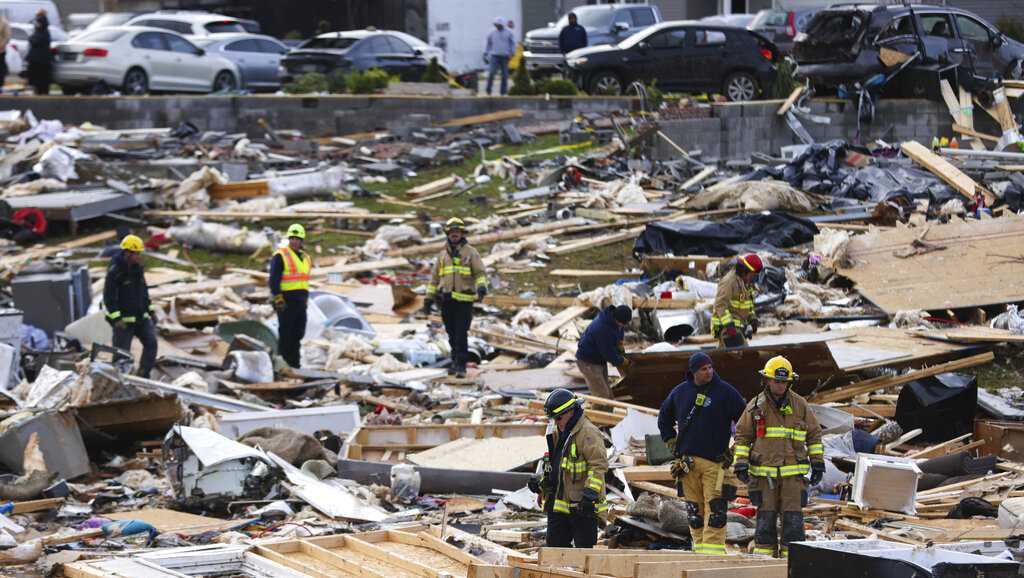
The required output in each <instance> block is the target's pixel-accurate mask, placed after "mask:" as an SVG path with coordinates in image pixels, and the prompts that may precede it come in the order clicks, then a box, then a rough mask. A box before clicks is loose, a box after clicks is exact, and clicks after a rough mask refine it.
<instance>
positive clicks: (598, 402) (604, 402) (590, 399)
mask: <svg viewBox="0 0 1024 578" xmlns="http://www.w3.org/2000/svg"><path fill="white" fill-rule="evenodd" d="M576 397H578V398H580V399H582V400H583V401H586V402H587V403H588V404H590V407H617V408H620V409H625V410H629V409H632V410H635V411H639V412H640V413H646V414H648V415H658V410H656V409H654V408H652V407H646V406H643V405H637V404H635V403H627V402H624V401H618V400H614V399H605V398H603V397H597V396H594V395H589V394H586V393H577V394H576Z"/></svg>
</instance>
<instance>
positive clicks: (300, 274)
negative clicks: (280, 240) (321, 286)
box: [277, 247, 313, 293]
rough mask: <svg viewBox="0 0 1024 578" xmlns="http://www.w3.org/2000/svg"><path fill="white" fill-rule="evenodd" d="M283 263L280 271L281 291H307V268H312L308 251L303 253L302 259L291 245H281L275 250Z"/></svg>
mask: <svg viewBox="0 0 1024 578" xmlns="http://www.w3.org/2000/svg"><path fill="white" fill-rule="evenodd" d="M277 254H278V255H280V256H281V262H282V263H283V264H284V270H283V272H282V273H281V292H282V293H283V292H285V291H309V270H310V269H312V268H313V260H312V259H310V257H309V253H303V254H302V257H303V258H302V259H300V258H299V256H298V255H296V254H295V251H292V248H291V247H281V248H280V249H278V250H277Z"/></svg>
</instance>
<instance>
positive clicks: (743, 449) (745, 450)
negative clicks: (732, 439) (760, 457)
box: [733, 446, 750, 463]
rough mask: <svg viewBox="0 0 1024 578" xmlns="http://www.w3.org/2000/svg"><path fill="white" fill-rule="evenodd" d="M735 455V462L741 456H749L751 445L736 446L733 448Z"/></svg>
mask: <svg viewBox="0 0 1024 578" xmlns="http://www.w3.org/2000/svg"><path fill="white" fill-rule="evenodd" d="M733 456H734V459H733V463H735V462H736V461H737V460H738V459H739V458H746V457H749V456H750V446H736V447H735V448H733Z"/></svg>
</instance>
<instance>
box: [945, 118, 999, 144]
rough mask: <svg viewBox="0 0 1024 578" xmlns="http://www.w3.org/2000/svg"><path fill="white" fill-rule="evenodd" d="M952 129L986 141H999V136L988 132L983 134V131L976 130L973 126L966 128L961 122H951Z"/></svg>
mask: <svg viewBox="0 0 1024 578" xmlns="http://www.w3.org/2000/svg"><path fill="white" fill-rule="evenodd" d="M953 130H954V131H956V132H958V133H960V134H965V135H967V136H973V137H977V138H980V139H982V140H987V141H991V142H999V137H996V136H992V135H990V134H985V133H981V132H978V131H976V130H974V129H973V128H968V127H966V126H963V125H962V124H957V123H955V122H954V123H953Z"/></svg>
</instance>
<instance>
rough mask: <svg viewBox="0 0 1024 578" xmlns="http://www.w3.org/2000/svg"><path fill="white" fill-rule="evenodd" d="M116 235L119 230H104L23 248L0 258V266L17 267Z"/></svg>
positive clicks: (106, 239) (107, 239)
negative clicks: (51, 243)
mask: <svg viewBox="0 0 1024 578" xmlns="http://www.w3.org/2000/svg"><path fill="white" fill-rule="evenodd" d="M115 237H117V231H104V232H102V233H96V234H95V235H87V236H85V237H81V238H78V239H74V240H71V241H65V242H63V243H60V244H57V245H53V246H51V247H33V248H31V249H27V250H23V251H21V252H20V253H17V254H15V255H10V256H7V257H3V258H0V266H3V267H5V268H11V267H17V266H19V265H22V264H25V263H28V262H29V261H32V260H33V259H44V258H46V257H49V256H51V255H56V254H57V253H60V252H61V251H68V250H70V249H78V248H79V247H88V246H89V245H95V244H96V243H102V242H103V241H109V240H110V239H113V238H115Z"/></svg>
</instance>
